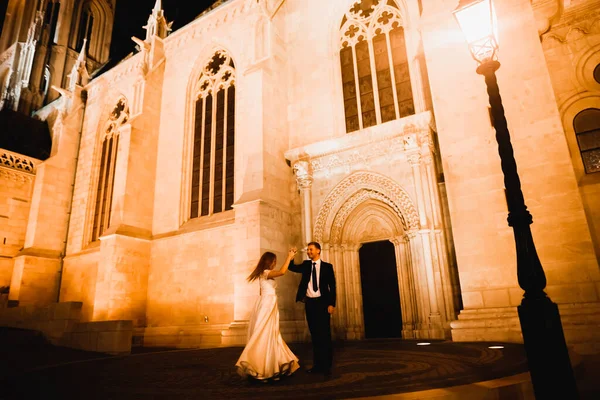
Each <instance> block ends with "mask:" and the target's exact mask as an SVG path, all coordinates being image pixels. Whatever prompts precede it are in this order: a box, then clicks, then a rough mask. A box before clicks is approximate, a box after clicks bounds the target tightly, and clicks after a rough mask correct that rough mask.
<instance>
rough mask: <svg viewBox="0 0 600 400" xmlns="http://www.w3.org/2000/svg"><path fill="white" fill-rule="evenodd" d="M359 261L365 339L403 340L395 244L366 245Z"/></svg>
mask: <svg viewBox="0 0 600 400" xmlns="http://www.w3.org/2000/svg"><path fill="white" fill-rule="evenodd" d="M358 259H359V265H360V281H361V289H362V300H363V316H364V324H365V338H366V339H378V338H401V337H402V312H401V308H400V291H399V288H398V272H397V270H396V252H395V250H394V244H393V243H392V242H390V241H389V240H382V241H377V242H370V243H363V244H362V245H361V247H360V249H359V250H358Z"/></svg>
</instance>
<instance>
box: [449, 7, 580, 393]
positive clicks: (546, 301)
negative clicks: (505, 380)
mask: <svg viewBox="0 0 600 400" xmlns="http://www.w3.org/2000/svg"><path fill="white" fill-rule="evenodd" d="M454 16H455V18H456V20H457V21H458V24H459V25H460V28H461V30H462V31H463V33H464V35H465V37H466V40H467V42H468V44H469V49H470V51H471V55H472V56H473V58H474V59H475V60H476V61H477V63H478V64H479V66H478V67H477V70H476V71H477V73H478V74H480V75H483V76H484V78H485V83H486V86H487V92H488V96H489V101H490V106H491V114H492V124H493V125H494V129H495V130H496V141H497V143H498V153H499V155H500V160H501V167H502V172H503V174H504V186H505V194H506V202H507V205H508V225H509V226H511V227H512V228H513V231H514V237H515V245H516V253H517V277H518V281H519V286H520V287H521V288H522V289H523V290H524V291H525V293H524V295H523V299H522V301H521V305H520V306H518V312H519V321H520V323H521V331H522V333H523V342H524V345H525V352H526V354H527V362H528V365H529V371H530V374H531V382H532V384H533V390H534V392H535V396H536V399H538V400H540V399H554V398H560V399H577V398H578V393H577V387H576V384H575V378H574V376H573V370H572V368H571V362H570V360H569V353H568V351H567V344H566V342H565V336H564V332H563V329H562V324H561V320H560V314H559V312H558V307H557V305H556V304H555V303H553V302H552V301H551V300H550V298H549V297H548V296H547V295H546V293H545V292H544V288H545V287H546V276H545V274H544V269H543V268H542V264H541V263H540V260H539V258H538V255H537V252H536V249H535V244H534V242H533V236H532V235H531V229H530V225H531V224H532V222H533V219H532V216H531V214H530V213H529V211H528V210H527V206H526V205H525V199H524V197H523V192H522V191H521V181H520V179H519V174H518V172H517V164H516V161H515V157H514V154H513V147H512V144H511V142H510V134H509V132H508V126H507V122H506V118H505V116H504V107H503V106H502V99H501V97H500V90H499V88H498V82H497V80H496V71H497V70H498V68H500V63H499V62H498V60H497V51H498V39H497V32H496V28H497V26H496V15H495V11H494V6H493V4H492V1H491V0H460V3H459V5H458V7H457V8H456V9H455V10H454Z"/></svg>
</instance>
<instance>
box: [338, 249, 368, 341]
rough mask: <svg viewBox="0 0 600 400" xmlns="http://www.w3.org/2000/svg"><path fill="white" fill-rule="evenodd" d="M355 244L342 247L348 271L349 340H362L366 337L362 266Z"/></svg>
mask: <svg viewBox="0 0 600 400" xmlns="http://www.w3.org/2000/svg"><path fill="white" fill-rule="evenodd" d="M359 247H360V245H356V244H353V243H348V244H343V245H342V259H343V264H344V268H345V269H346V273H345V274H344V275H345V278H346V283H347V286H346V305H347V309H348V313H347V314H346V315H347V319H348V327H347V332H348V339H362V338H363V337H364V336H365V323H364V318H363V302H362V286H361V283H360V265H359V260H358V249H359Z"/></svg>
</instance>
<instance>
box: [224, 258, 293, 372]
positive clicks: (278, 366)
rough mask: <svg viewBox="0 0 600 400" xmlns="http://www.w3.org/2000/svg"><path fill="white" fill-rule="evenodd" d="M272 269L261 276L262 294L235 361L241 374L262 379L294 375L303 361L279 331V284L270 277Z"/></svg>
mask: <svg viewBox="0 0 600 400" xmlns="http://www.w3.org/2000/svg"><path fill="white" fill-rule="evenodd" d="M268 274H269V270H266V271H264V273H263V275H262V276H260V277H259V282H260V297H259V298H258V300H257V301H256V304H255V305H254V312H253V313H252V317H251V318H250V323H249V325H248V341H247V344H246V347H245V348H244V351H243V352H242V355H241V356H240V358H239V360H238V361H237V363H236V364H235V366H236V367H237V371H238V373H239V374H240V375H241V376H243V377H246V376H250V377H252V378H255V379H259V380H267V379H279V377H281V376H284V375H291V374H292V373H294V371H296V370H297V369H298V368H299V367H300V364H298V358H297V357H296V356H295V355H294V353H292V351H291V350H290V349H289V347H288V346H287V345H286V344H285V342H284V341H283V338H282V337H281V332H280V331H279V310H278V309H277V295H276V294H275V288H276V287H277V284H276V282H275V280H274V279H267V275H268Z"/></svg>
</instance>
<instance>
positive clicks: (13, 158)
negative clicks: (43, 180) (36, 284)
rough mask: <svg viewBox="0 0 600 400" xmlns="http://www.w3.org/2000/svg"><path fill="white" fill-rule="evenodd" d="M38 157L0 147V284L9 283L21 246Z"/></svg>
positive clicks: (5, 284)
mask: <svg viewBox="0 0 600 400" xmlns="http://www.w3.org/2000/svg"><path fill="white" fill-rule="evenodd" d="M39 163H40V161H39V160H35V159H32V158H29V157H25V156H23V155H20V154H15V153H12V152H9V151H7V150H4V149H0V287H1V286H9V285H10V283H11V279H12V274H13V266H14V259H13V257H14V256H15V255H17V253H18V252H19V251H20V250H21V249H22V248H23V244H24V243H25V232H26V230H27V219H28V217H29V208H30V206H31V196H32V193H33V181H34V179H35V165H37V164H39Z"/></svg>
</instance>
